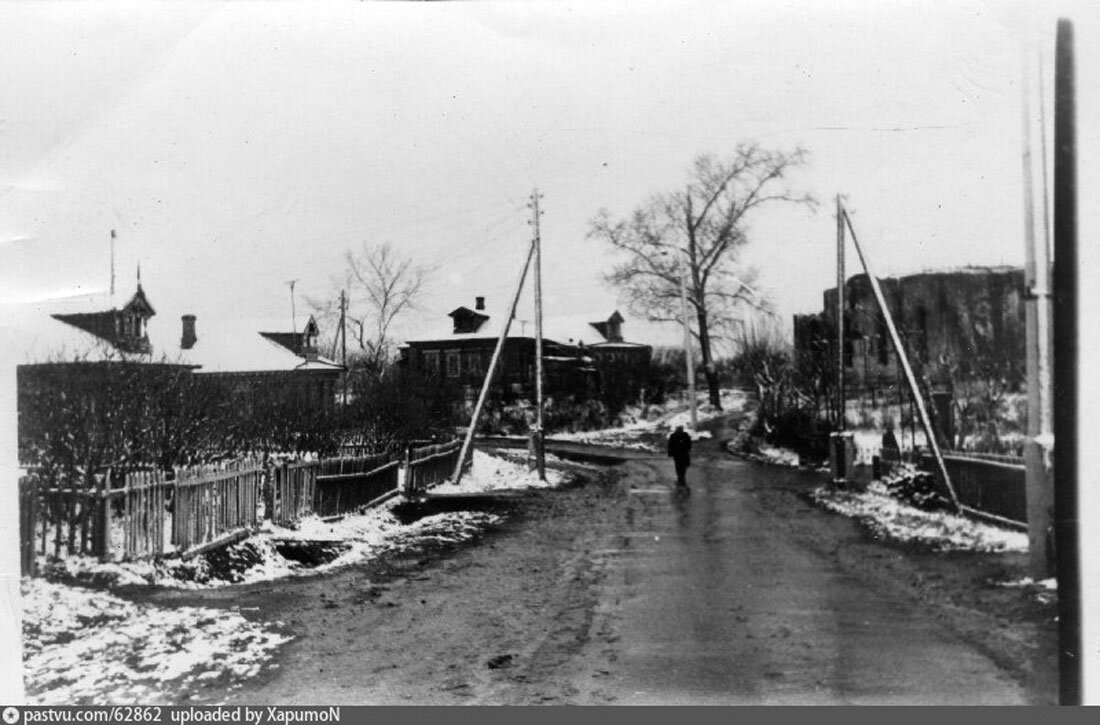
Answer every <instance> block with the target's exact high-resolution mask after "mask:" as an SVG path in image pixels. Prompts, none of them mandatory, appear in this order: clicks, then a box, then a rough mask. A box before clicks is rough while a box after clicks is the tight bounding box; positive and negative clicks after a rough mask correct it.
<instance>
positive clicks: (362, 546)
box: [23, 451, 568, 704]
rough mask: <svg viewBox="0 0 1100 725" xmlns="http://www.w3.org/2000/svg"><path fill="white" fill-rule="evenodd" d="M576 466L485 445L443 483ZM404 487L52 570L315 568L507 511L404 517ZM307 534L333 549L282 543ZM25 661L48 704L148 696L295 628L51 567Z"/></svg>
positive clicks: (110, 577)
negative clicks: (177, 547) (169, 546)
mask: <svg viewBox="0 0 1100 725" xmlns="http://www.w3.org/2000/svg"><path fill="white" fill-rule="evenodd" d="M567 478H568V474H567V473H565V472H564V471H562V470H558V469H555V468H548V470H547V480H546V481H540V480H539V479H538V477H537V475H536V474H535V473H533V472H529V471H528V470H527V468H526V466H524V465H521V464H520V463H517V462H514V461H508V460H504V459H501V458H498V457H494V456H490V455H487V454H485V453H482V452H480V451H475V452H474V462H473V469H472V470H471V472H470V473H469V474H467V475H466V476H465V477H464V478H463V480H462V482H461V483H460V484H459V486H457V487H455V486H450V485H445V486H442V487H440V488H439V489H436V490H438V491H439V492H441V493H442V492H448V493H455V492H466V493H475V492H485V491H493V490H506V489H508V490H516V489H525V488H532V487H554V486H559V485H561V484H562V483H564V482H566V480H567ZM397 504H398V499H396V498H395V499H391V500H389V501H387V502H385V503H383V504H382V505H380V506H378V507H376V508H373V509H370V510H368V511H366V512H365V513H363V514H360V515H353V516H346V517H344V518H343V519H340V520H338V521H333V522H325V521H322V520H321V519H320V518H317V517H308V518H306V519H303V520H302V521H300V522H299V524H298V526H296V527H295V528H293V529H288V528H282V527H276V526H270V525H268V526H266V527H265V528H263V529H261V530H260V531H259V532H257V533H256V534H255V535H253V536H252V537H250V538H249V539H247V540H245V541H243V542H240V543H238V544H235V545H233V546H230V547H226V548H225V549H223V550H221V551H220V552H219V554H218V557H217V561H218V562H220V564H218V565H212V564H211V563H210V561H211V558H212V557H197V558H195V559H192V560H190V561H188V562H180V561H179V560H169V561H168V562H161V563H158V564H155V565H154V564H153V563H151V562H129V563H107V564H104V563H100V562H98V561H96V560H94V559H90V558H87V557H70V558H67V559H64V560H61V561H56V560H55V561H52V562H49V563H48V564H46V573H47V575H48V576H49V577H50V578H55V579H56V578H62V579H77V580H80V581H84V582H88V583H93V584H109V585H133V584H155V585H159V586H167V587H178V588H192V589H193V588H209V587H219V586H226V585H231V584H247V583H255V582H260V581H270V580H275V579H279V578H282V577H291V576H305V575H312V574H316V573H319V572H324V571H330V570H332V569H333V568H336V567H342V566H347V565H349V564H354V563H356V562H362V561H364V560H367V559H369V558H371V557H374V556H377V555H379V554H380V553H383V552H386V551H393V550H397V549H403V548H406V547H411V546H416V545H423V544H425V543H429V544H431V543H436V544H445V543H458V542H462V541H466V540H469V539H471V538H474V537H476V536H478V535H479V534H480V532H481V531H483V530H484V529H485V528H486V527H487V526H491V525H493V524H494V523H497V522H499V521H500V517H498V516H495V515H493V514H489V513H484V512H476V511H456V512H449V513H443V514H437V515H432V516H426V517H424V518H421V519H418V520H416V521H414V522H412V523H408V524H404V523H402V522H401V521H400V520H399V519H398V518H397V517H396V516H395V515H394V507H395V506H396V505H397ZM295 542H301V543H302V544H308V545H309V546H310V547H311V549H312V550H319V551H321V552H323V553H326V554H327V555H328V556H327V557H326V558H327V559H328V560H327V561H325V562H324V563H320V564H318V565H316V566H307V565H304V564H302V563H300V562H298V561H293V560H291V559H289V558H286V557H284V556H282V555H281V554H280V553H279V547H284V548H285V547H287V546H293V545H294V544H295ZM23 609H24V611H23V633H24V648H25V654H24V673H25V679H26V682H27V689H28V693H29V696H30V699H32V700H33V701H34V702H37V703H41V704H62V703H66V704H71V703H82V704H118V703H131V702H133V703H147V702H150V701H152V700H154V699H155V696H156V693H157V692H159V691H162V689H163V687H164V686H165V685H166V684H167V683H173V684H174V685H179V684H182V685H184V686H185V685H186V683H187V682H189V681H194V680H205V679H215V678H224V679H225V680H226V682H227V686H228V687H229V688H232V687H234V686H235V685H233V684H231V683H234V682H239V681H241V680H242V679H243V678H247V677H250V676H253V675H255V674H256V673H257V672H259V670H260V668H262V667H263V666H264V663H265V662H267V661H268V660H269V659H270V658H271V656H272V654H273V653H274V652H275V650H276V649H277V648H278V647H279V646H280V645H281V644H283V643H284V642H286V641H287V639H288V638H287V637H286V636H284V635H282V634H280V633H279V625H278V624H274V625H260V624H256V623H252V622H249V621H248V620H247V619H245V618H244V617H242V616H241V615H240V614H239V613H238V612H236V611H233V610H215V609H204V608H194V607H179V608H171V609H167V608H162V607H157V606H153V605H147V604H135V603H132V602H128V601H125V600H123V599H121V598H119V597H117V596H114V595H113V594H111V593H109V592H106V591H103V590H102V589H87V588H83V587H79V586H66V585H63V584H59V583H56V582H52V581H47V580H46V579H42V578H40V579H27V580H25V581H24V582H23Z"/></svg>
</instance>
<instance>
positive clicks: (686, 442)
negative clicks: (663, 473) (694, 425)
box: [668, 430, 691, 465]
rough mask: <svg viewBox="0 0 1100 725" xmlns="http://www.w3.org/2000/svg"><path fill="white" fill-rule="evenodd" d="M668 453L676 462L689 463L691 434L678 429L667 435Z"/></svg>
mask: <svg viewBox="0 0 1100 725" xmlns="http://www.w3.org/2000/svg"><path fill="white" fill-rule="evenodd" d="M668 455H669V456H670V457H671V458H673V459H674V460H675V461H676V462H677V463H683V464H685V465H687V464H690V463H691V436H689V435H688V434H687V432H686V431H682V430H678V431H676V432H674V433H673V434H672V435H670V436H669V437H668Z"/></svg>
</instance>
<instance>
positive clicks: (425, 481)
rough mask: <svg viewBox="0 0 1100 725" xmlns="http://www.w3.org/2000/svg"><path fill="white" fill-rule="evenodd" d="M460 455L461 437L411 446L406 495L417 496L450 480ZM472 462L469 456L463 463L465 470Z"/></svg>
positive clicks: (406, 471) (406, 475) (406, 478)
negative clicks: (436, 443) (435, 443)
mask: <svg viewBox="0 0 1100 725" xmlns="http://www.w3.org/2000/svg"><path fill="white" fill-rule="evenodd" d="M471 450H472V449H471ZM460 455H462V441H461V440H460V439H459V440H454V441H451V442H450V443H441V444H438V445H428V446H421V447H419V448H410V449H409V454H408V463H407V464H406V466H405V491H404V493H405V495H406V496H417V495H419V494H422V493H424V492H425V491H427V490H428V489H429V488H431V487H433V486H437V485H439V484H441V483H444V482H446V481H448V480H450V478H451V475H452V474H454V471H455V466H456V465H457V463H458V457H459V456H460ZM470 462H471V461H470V458H469V457H467V459H466V461H465V462H464V463H463V469H464V470H465V469H467V468H469V466H470Z"/></svg>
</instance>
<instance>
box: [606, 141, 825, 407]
mask: <svg viewBox="0 0 1100 725" xmlns="http://www.w3.org/2000/svg"><path fill="white" fill-rule="evenodd" d="M806 156H807V154H806V152H805V151H804V150H802V149H795V150H794V151H790V152H785V151H773V150H767V149H764V148H761V147H760V146H759V145H758V144H755V143H743V144H740V145H738V147H737V149H736V150H735V152H734V154H733V156H732V158H730V159H728V160H720V159H718V158H716V157H715V156H714V155H703V156H699V157H698V158H697V159H696V160H695V162H694V164H693V165H692V167H691V171H690V173H689V175H688V182H687V184H686V186H685V187H684V188H683V189H682V190H677V191H672V192H667V193H663V194H656V195H654V196H652V197H651V198H650V199H649V200H647V201H646V202H645V203H643V204H642V205H641V206H639V207H638V208H637V209H635V210H634V212H633V213H631V214H630V216H629V217H627V218H625V219H622V220H616V219H613V218H612V217H611V215H610V213H609V212H608V211H607V210H606V209H602V210H601V211H600V212H599V213H598V214H597V215H596V217H595V218H594V219H593V220H592V222H591V228H590V230H589V237H590V238H594V239H598V240H600V241H603V242H605V243H607V244H609V245H611V246H612V247H613V248H615V249H617V250H619V251H620V252H622V253H623V254H624V255H625V256H626V260H625V261H624V262H622V263H621V264H618V265H617V266H616V267H615V268H614V269H613V270H612V271H611V272H610V273H609V274H608V275H606V277H605V278H606V279H607V281H608V282H610V283H611V284H613V285H615V286H617V287H619V288H621V289H622V290H624V291H625V292H626V296H627V301H628V304H629V306H630V309H631V311H632V312H634V313H635V314H639V315H645V316H646V317H647V318H649V319H650V320H677V319H679V316H680V270H681V264H682V265H683V271H684V276H685V278H686V280H685V281H686V287H687V298H688V302H689V304H690V305H691V308H692V310H693V311H694V314H695V319H696V323H697V327H696V329H695V330H694V334H695V336H696V339H697V340H698V343H699V348H700V351H701V353H702V363H703V367H704V370H705V374H706V379H707V387H708V390H709V395H710V403H711V405H713V406H715V407H720V402H719V390H718V374H717V370H716V368H715V365H714V360H713V354H712V346H713V342H714V338H715V336H716V335H722V334H723V333H727V332H728V331H729V328H730V327H731V326H732V325H733V324H734V323H735V322H736V320H737V310H738V308H740V307H742V306H746V305H747V306H751V307H755V308H757V309H767V307H768V305H767V301H766V300H763V299H761V298H760V297H759V295H758V294H757V293H756V292H755V290H754V289H753V282H754V281H755V276H756V275H755V273H754V272H753V271H752V270H750V269H742V268H739V267H738V264H737V261H738V256H739V253H740V251H741V249H742V248H744V246H745V245H746V244H748V228H747V226H746V222H747V220H748V218H749V217H750V213H751V212H752V211H753V210H755V209H757V208H759V207H761V206H763V205H765V204H770V203H772V202H791V203H795V204H801V205H806V206H811V207H812V206H813V205H814V203H815V202H814V200H813V198H812V197H811V196H810V195H809V194H801V193H796V192H793V191H791V190H790V189H789V188H788V187H787V185H786V183H785V182H786V176H787V175H788V173H789V172H791V171H792V170H794V169H796V168H798V167H800V166H802V165H804V164H805V163H806Z"/></svg>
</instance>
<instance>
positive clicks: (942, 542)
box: [813, 483, 1027, 552]
mask: <svg viewBox="0 0 1100 725" xmlns="http://www.w3.org/2000/svg"><path fill="white" fill-rule="evenodd" d="M813 499H814V501H816V502H817V503H818V504H820V505H821V506H823V507H824V508H826V509H828V510H830V511H835V512H836V513H840V514H843V515H845V516H850V517H852V518H855V519H858V520H859V521H860V523H862V524H863V525H864V526H867V527H868V528H870V529H871V530H872V531H873V532H874V533H875V534H876V535H878V536H882V537H884V538H888V539H893V540H895V541H902V542H911V543H917V544H922V545H925V546H928V547H930V548H933V549H936V550H939V551H1021V552H1024V551H1027V534H1025V533H1021V532H1018V531H1008V530H1006V529H1001V528H997V527H995V526H990V525H988V524H983V523H979V522H976V521H971V520H970V519H967V518H964V517H961V516H955V515H953V514H949V513H945V512H932V511H922V510H920V509H917V508H913V507H912V506H907V505H905V504H904V503H902V502H900V501H898V500H897V499H895V498H893V497H892V496H890V495H889V494H888V493H887V492H886V488H885V487H884V486H882V485H881V484H879V483H872V484H871V485H870V486H868V487H867V490H866V491H863V492H857V491H843V490H836V489H833V488H831V487H828V486H822V487H820V488H818V489H816V490H815V491H814V492H813Z"/></svg>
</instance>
